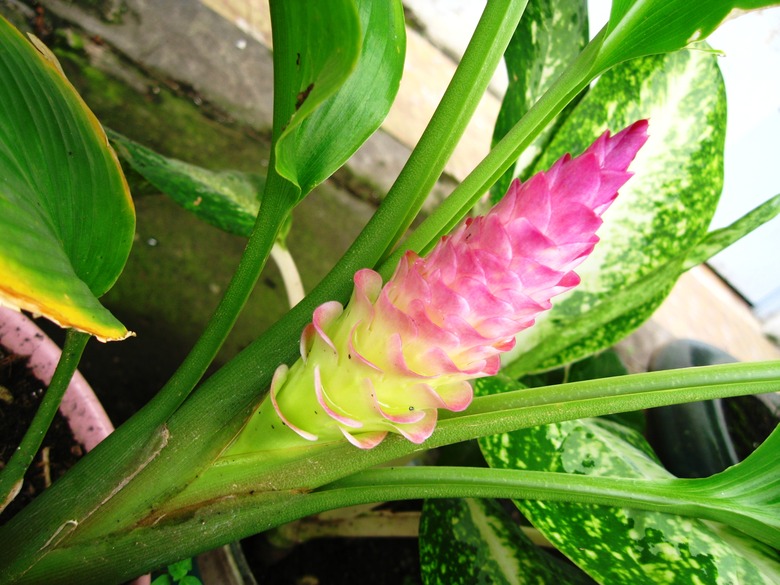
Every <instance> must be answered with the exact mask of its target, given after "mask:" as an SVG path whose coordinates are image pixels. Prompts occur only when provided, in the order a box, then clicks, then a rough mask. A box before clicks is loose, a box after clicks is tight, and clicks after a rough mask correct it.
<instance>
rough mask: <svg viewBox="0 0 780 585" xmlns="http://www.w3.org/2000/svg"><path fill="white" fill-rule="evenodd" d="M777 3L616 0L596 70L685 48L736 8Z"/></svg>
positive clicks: (773, 0)
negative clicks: (636, 58)
mask: <svg viewBox="0 0 780 585" xmlns="http://www.w3.org/2000/svg"><path fill="white" fill-rule="evenodd" d="M775 4H777V0H686V1H685V2H680V1H679V0H614V1H613V2H612V11H611V13H610V17H609V22H608V23H607V25H606V26H605V27H604V31H603V32H604V35H605V36H604V38H603V42H602V44H601V47H600V48H599V54H598V57H597V58H596V62H595V64H594V71H595V72H601V71H604V70H606V69H607V68H609V67H611V66H612V65H615V64H617V63H620V62H622V61H626V60H628V59H633V58H635V57H642V56H645V55H654V54H658V53H667V52H673V51H676V50H678V49H682V48H684V47H686V46H688V45H689V44H690V43H691V42H693V41H699V40H703V39H705V38H707V37H708V36H709V35H710V33H712V31H714V30H715V29H716V28H717V27H718V25H719V24H720V23H721V22H722V21H723V19H724V18H726V16H727V15H728V14H729V12H731V11H732V10H734V9H744V10H754V9H757V8H762V7H765V6H772V5H775Z"/></svg>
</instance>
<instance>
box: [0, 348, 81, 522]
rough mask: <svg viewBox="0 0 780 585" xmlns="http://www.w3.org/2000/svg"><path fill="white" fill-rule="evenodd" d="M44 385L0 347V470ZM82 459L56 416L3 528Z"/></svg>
mask: <svg viewBox="0 0 780 585" xmlns="http://www.w3.org/2000/svg"><path fill="white" fill-rule="evenodd" d="M44 391H45V386H44V384H43V383H42V382H41V381H40V380H38V379H37V378H36V377H35V376H33V375H32V373H31V372H30V370H29V369H28V368H27V358H26V357H21V356H18V355H13V354H9V353H7V352H6V351H5V350H4V349H3V348H2V347H0V467H5V463H6V462H7V461H8V459H10V457H11V455H12V454H13V452H14V450H15V449H16V447H17V446H18V445H19V443H20V442H21V440H22V437H23V436H24V433H25V431H26V430H27V426H28V425H29V423H30V421H31V420H32V417H33V416H34V415H35V412H36V411H37V409H38V404H39V403H40V401H41V398H42V397H43V394H44ZM81 455H82V448H81V445H79V444H78V443H77V442H76V440H75V439H74V438H73V434H72V433H71V431H70V427H69V426H68V423H67V421H66V420H65V417H63V416H62V415H61V414H60V413H59V412H57V414H56V416H55V417H54V421H53V422H52V425H51V427H50V428H49V431H48V433H46V436H45V437H44V438H43V442H42V443H41V448H40V449H39V451H38V453H37V454H36V455H35V459H33V463H32V465H31V466H30V468H29V469H28V470H27V474H26V475H25V477H24V485H23V486H22V490H21V491H20V492H19V495H18V496H16V499H15V500H14V501H13V502H11V504H9V506H8V507H7V508H6V509H5V510H4V511H3V512H2V514H0V525H2V524H5V523H6V522H7V521H8V520H10V519H11V517H13V516H14V515H15V514H16V513H17V512H18V511H20V510H21V509H22V508H24V507H25V506H26V505H27V504H28V503H30V501H32V500H33V499H34V498H35V496H36V495H37V494H39V493H40V492H42V491H43V490H44V489H46V488H47V487H48V486H49V485H51V484H52V483H53V482H54V481H56V480H57V479H58V478H59V477H61V476H62V475H63V474H64V473H65V471H67V470H68V469H70V467H72V466H73V465H74V464H75V463H76V461H78V459H79V458H80V457H81Z"/></svg>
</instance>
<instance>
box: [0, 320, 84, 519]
mask: <svg viewBox="0 0 780 585" xmlns="http://www.w3.org/2000/svg"><path fill="white" fill-rule="evenodd" d="M89 338H90V335H89V334H88V333H82V332H80V331H76V330H75V329H68V331H67V333H66V335H65V344H64V346H63V348H62V355H61V356H60V361H59V363H58V364H57V368H56V369H55V370H54V376H52V379H51V383H50V384H49V388H48V389H47V390H46V393H45V394H44V395H43V399H42V400H41V404H40V406H39V407H38V411H37V412H36V413H35V417H33V420H32V422H31V423H30V427H29V428H28V429H27V432H26V433H25V434H24V437H23V438H22V442H21V443H20V444H19V447H18V448H17V449H16V451H14V453H13V455H12V456H11V458H10V459H9V460H8V462H7V463H6V465H5V467H4V468H3V469H2V471H0V511H2V510H3V509H5V507H6V506H7V505H8V504H9V503H11V501H13V499H14V498H15V497H16V495H17V494H18V493H19V490H20V489H21V488H22V483H23V482H24V474H25V473H27V469H28V468H29V467H30V464H31V463H32V461H33V458H34V457H35V454H36V453H37V452H38V449H40V447H41V443H42V442H43V438H44V437H45V436H46V432H47V431H48V430H49V427H50V426H51V422H52V421H53V420H54V415H55V414H57V409H58V408H59V407H60V403H61V402H62V397H63V395H64V394H65V391H66V390H67V389H68V385H69V384H70V379H71V378H72V377H73V373H74V372H75V371H76V368H77V367H78V365H79V360H80V359H81V354H82V353H83V352H84V347H85V346H86V345H87V341H89Z"/></svg>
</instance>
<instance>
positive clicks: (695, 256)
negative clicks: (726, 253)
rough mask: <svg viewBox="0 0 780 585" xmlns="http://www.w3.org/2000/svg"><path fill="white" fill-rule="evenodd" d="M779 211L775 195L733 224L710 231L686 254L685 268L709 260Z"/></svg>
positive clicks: (778, 199) (779, 203) (777, 196)
mask: <svg viewBox="0 0 780 585" xmlns="http://www.w3.org/2000/svg"><path fill="white" fill-rule="evenodd" d="M779 213H780V195H775V196H774V197H772V198H771V199H769V200H768V201H765V202H764V203H762V204H761V205H759V206H758V207H756V208H755V209H753V210H752V211H749V212H748V213H746V214H745V215H743V216H742V217H740V218H739V219H738V220H737V221H735V222H734V223H732V224H731V225H728V226H726V227H724V228H720V229H717V230H714V231H712V232H709V233H708V234H707V235H706V236H705V237H704V238H703V239H702V240H701V241H700V242H699V243H698V244H697V245H696V247H695V248H694V249H693V250H691V251H690V253H689V254H688V255H687V256H686V258H685V264H684V268H685V269H686V270H687V269H688V268H693V267H694V266H696V265H698V264H701V263H702V262H705V261H707V260H709V259H710V258H712V257H713V256H714V255H715V254H717V253H718V252H720V251H721V250H725V249H726V248H728V247H729V246H730V245H731V244H733V243H734V242H736V241H737V240H739V239H740V238H742V237H743V236H746V235H747V234H749V233H750V232H752V231H753V230H755V229H757V228H759V227H761V226H762V225H764V224H765V223H766V222H768V221H770V220H772V219H774V218H775V217H777V215H778V214H779Z"/></svg>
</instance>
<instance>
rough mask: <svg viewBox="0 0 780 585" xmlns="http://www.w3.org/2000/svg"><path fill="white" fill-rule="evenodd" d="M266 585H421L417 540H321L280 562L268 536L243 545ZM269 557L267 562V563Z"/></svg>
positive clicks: (256, 538) (295, 549)
mask: <svg viewBox="0 0 780 585" xmlns="http://www.w3.org/2000/svg"><path fill="white" fill-rule="evenodd" d="M241 544H242V547H243V549H244V554H245V555H246V556H247V560H248V561H249V565H250V567H252V569H253V571H254V575H255V578H256V579H257V582H258V583H262V584H263V585H365V583H366V582H367V581H370V582H371V585H419V583H421V581H420V558H419V551H418V546H417V539H416V538H318V539H314V540H311V541H309V542H306V543H304V544H300V545H298V546H296V547H295V548H294V549H292V551H290V553H289V554H288V555H286V556H284V557H283V558H281V559H280V560H278V561H276V562H270V561H269V559H268V556H267V550H266V547H267V546H268V545H267V543H266V542H265V537H264V536H263V535H258V536H254V537H252V538H248V539H245V540H244V541H242V543H241ZM263 557H264V558H263Z"/></svg>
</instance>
